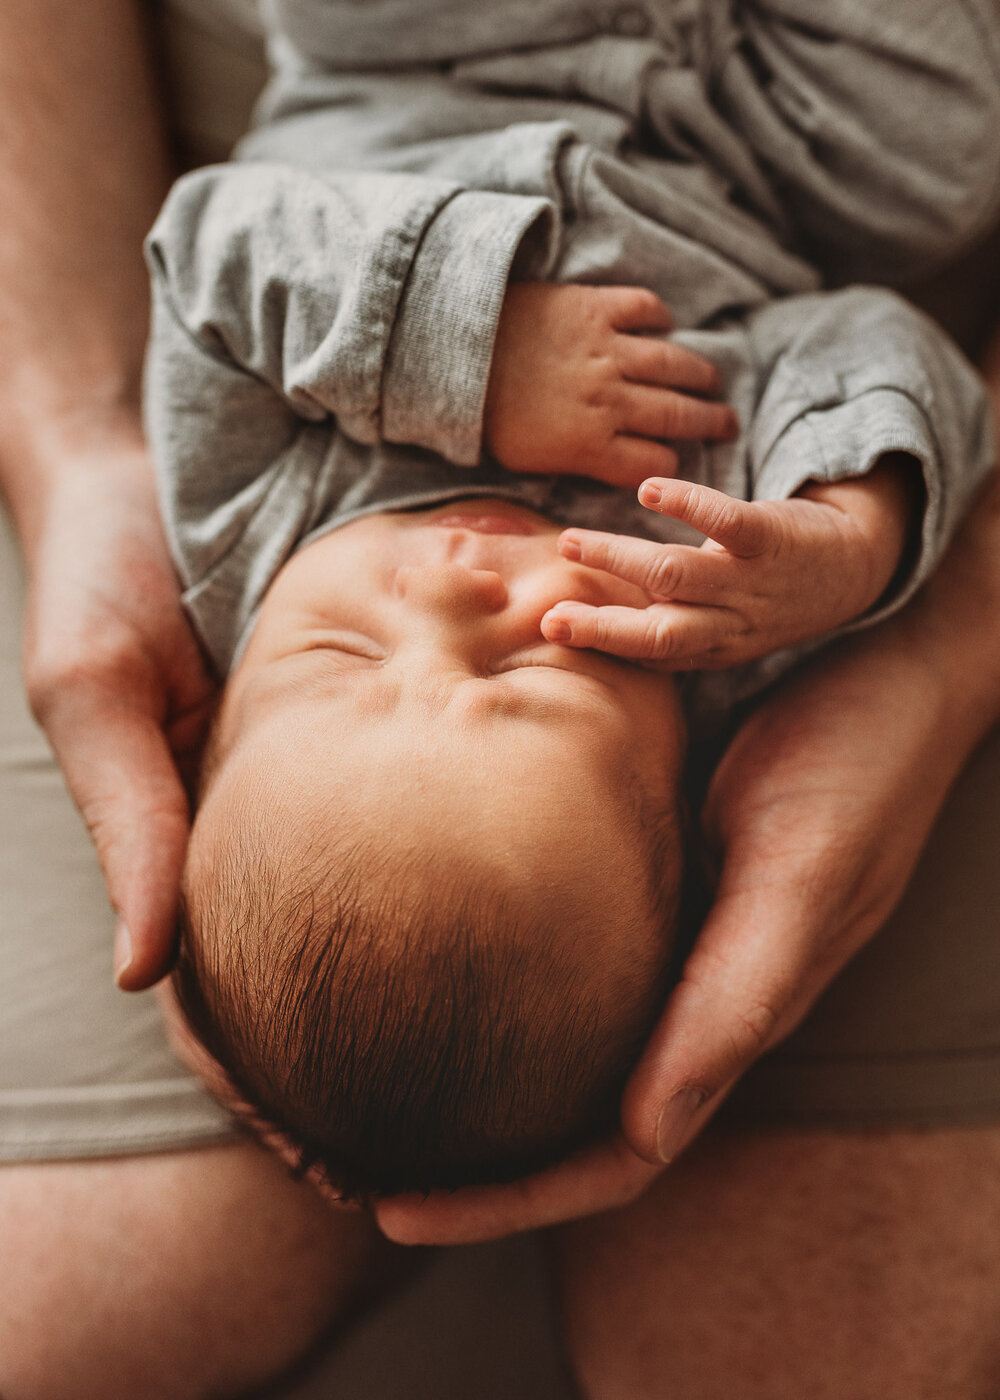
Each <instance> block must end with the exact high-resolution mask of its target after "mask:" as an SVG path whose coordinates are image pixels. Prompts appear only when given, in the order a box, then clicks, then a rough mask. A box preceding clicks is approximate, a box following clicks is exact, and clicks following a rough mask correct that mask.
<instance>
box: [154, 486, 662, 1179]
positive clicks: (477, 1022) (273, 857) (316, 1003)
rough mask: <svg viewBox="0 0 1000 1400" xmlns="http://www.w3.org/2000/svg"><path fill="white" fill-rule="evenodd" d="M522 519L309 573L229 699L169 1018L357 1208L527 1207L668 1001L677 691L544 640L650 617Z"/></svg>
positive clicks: (385, 526)
mask: <svg viewBox="0 0 1000 1400" xmlns="http://www.w3.org/2000/svg"><path fill="white" fill-rule="evenodd" d="M557 536H558V531H557V530H556V529H555V528H554V527H552V526H550V525H549V524H548V523H547V522H545V521H544V520H542V519H541V518H540V517H537V516H535V515H533V514H531V513H529V512H527V511H523V510H520V509H519V508H516V507H512V506H508V505H502V504H499V503H494V502H487V503H483V502H479V503H475V502H461V503H459V504H457V505H449V506H446V507H443V508H439V509H437V510H434V511H422V512H413V513H407V514H402V513H396V514H382V515H376V516H369V517H365V518H364V519H362V520H359V521H355V522H353V523H352V524H350V525H348V526H345V527H343V528H342V529H341V530H339V531H336V532H334V533H332V534H330V535H327V536H324V537H323V538H322V539H320V540H318V541H317V542H316V543H314V544H312V545H311V546H309V547H308V548H307V549H305V550H303V551H301V552H300V553H299V554H297V555H296V556H294V558H293V559H292V560H291V561H290V562H289V563H288V564H287V565H286V566H285V568H284V569H283V570H282V572H281V574H280V575H279V576H278V578H277V579H276V580H275V582H274V584H273V585H272V587H271V589H270V590H269V592H268V594H267V597H266V598H265V601H264V605H263V608H262V611H261V615H260V618H259V620H258V622H257V625H256V627H255V629H254V632H253V635H252V637H251V639H250V642H249V645H248V647H247V650H246V652H245V654H244V656H243V658H242V660H241V661H240V663H239V665H238V667H237V668H236V670H235V671H234V673H233V675H232V677H231V678H230V681H229V683H228V685H227V687H226V691H225V695H224V698H223V704H222V707H221V710H220V714H219V718H218V721H217V723H216V726H215V730H214V733H213V737H212V742H211V745H210V749H209V753H208V756H207V758H206V764H205V773H204V777H203V784H202V795H201V801H200V805H199V810H198V814H197V818H196V821H195V826H194V831H193V835H192V842H191V851H190V856H189V860H188V867H187V871H186V874H185V890H184V904H185V918H184V924H185V927H184V934H183V941H182V953H181V960H180V965H179V970H178V973H177V977H176V987H177V991H178V994H179V997H180V1000H181V1003H182V1006H183V1007H184V1010H185V1012H186V1014H187V1017H188V1020H189V1022H190V1024H191V1025H192V1027H193V1029H194V1030H195V1032H196V1034H197V1035H198V1036H199V1037H200V1038H201V1040H202V1041H203V1042H204V1043H205V1045H206V1047H207V1048H208V1050H209V1051H210V1052H211V1053H212V1055H213V1056H214V1057H215V1059H216V1060H218V1061H219V1063H220V1064H221V1065H222V1067H223V1068H224V1069H225V1071H226V1072H227V1074H228V1076H229V1078H230V1080H231V1081H232V1083H233V1085H234V1086H235V1088H236V1089H237V1091H238V1092H239V1094H240V1095H241V1096H242V1097H243V1098H244V1099H245V1100H247V1101H248V1102H249V1103H250V1104H252V1105H253V1106H254V1108H255V1109H256V1111H257V1112H258V1114H259V1115H260V1117H261V1118H262V1119H263V1120H265V1121H266V1122H268V1123H271V1124H274V1125H275V1126H276V1127H277V1128H278V1129H279V1131H280V1133H281V1134H282V1135H283V1136H284V1137H285V1138H286V1139H287V1140H288V1141H289V1142H290V1143H292V1144H293V1146H294V1148H295V1149H296V1151H297V1152H298V1153H299V1154H300V1156H301V1158H302V1161H303V1163H304V1165H306V1166H313V1167H314V1168H317V1167H318V1168H319V1170H320V1171H321V1172H322V1174H323V1175H325V1177H326V1178H327V1180H328V1181H329V1182H330V1183H331V1184H332V1185H333V1186H334V1187H335V1188H337V1189H339V1190H341V1191H342V1192H344V1193H345V1194H348V1195H353V1196H360V1197H374V1196H379V1195H385V1194H391V1193H394V1192H397V1191H401V1190H407V1189H418V1190H424V1189H431V1188H434V1187H450V1186H458V1185H462V1184H466V1183H471V1182H479V1181H499V1180H505V1179H510V1178H513V1177H515V1176H518V1175H521V1174H523V1173H525V1172H527V1171H530V1170H533V1169H535V1168H538V1167H541V1166H543V1165H545V1164H547V1163H548V1162H550V1161H554V1160H557V1159H558V1158H559V1157H561V1156H563V1155H565V1153H566V1152H568V1151H570V1150H571V1149H572V1148H574V1147H576V1146H579V1145H582V1144H583V1143H584V1142H586V1141H588V1140H590V1139H592V1138H596V1137H599V1136H601V1135H602V1134H603V1133H606V1132H607V1131H608V1130H609V1129H610V1128H611V1127H613V1125H614V1123H615V1120H616V1117H617V1110H618V1102H619V1099H620V1096H621V1090H622V1087H623V1084H624V1081H625V1078H626V1076H627V1073H628V1071H629V1069H630V1067H631V1065H632V1063H633V1062H634V1060H635V1058H636V1056H637V1054H638V1052H639V1049H640V1048H641V1045H642V1042H643V1040H644V1038H645V1037H646V1036H647V1035H648V1032H649V1030H650V1028H651V1026H652V1023H653V1021H654V1019H655V1016H656V1013H657V1010H658V1008H659V1006H660V1004H661V1003H662V999H663V995H664V991H665V985H664V979H665V976H666V970H667V968H668V966H669V963H670V952H671V932H672V929H673V925H674V922H675V916H676V906H677V899H678V891H679V885H680V875H681V866H682V860H681V849H680V838H679V829H678V828H679V823H678V815H677V791H678V775H679V768H680V764H681V759H682V748H683V729H682V724H681V721H680V716H679V709H678V704H677V699H676V695H675V692H674V689H673V686H672V684H671V683H670V682H669V680H667V679H666V678H664V677H663V676H659V675H654V674H653V673H651V672H647V671H643V670H641V669H639V668H637V667H633V666H628V665H624V664H622V663H620V662H616V661H613V660H611V659H609V658H607V657H603V656H600V655H598V654H596V653H592V652H579V651H572V650H570V649H568V648H565V647H558V646H554V645H552V644H550V643H547V642H545V641H544V640H543V638H542V636H541V633H540V631H539V622H540V620H541V617H542V615H543V614H544V613H545V611H546V610H547V609H548V608H549V607H550V606H552V605H553V604H554V603H555V602H557V601H559V600H561V599H564V598H577V599H580V600H582V601H587V602H594V603H605V602H606V603H625V604H628V603H633V604H634V603H636V602H639V601H642V600H641V599H640V598H639V596H638V590H635V589H633V588H632V587H631V585H629V584H625V583H622V582H621V581H619V580H615V579H613V578H611V577H610V576H605V575H602V574H597V573H595V572H594V571H592V570H589V569H585V568H583V567H581V566H580V565H576V564H572V563H570V562H568V561H566V560H564V559H563V558H562V557H561V556H560V555H559V553H558V551H557V550H556V547H555V542H556V539H557Z"/></svg>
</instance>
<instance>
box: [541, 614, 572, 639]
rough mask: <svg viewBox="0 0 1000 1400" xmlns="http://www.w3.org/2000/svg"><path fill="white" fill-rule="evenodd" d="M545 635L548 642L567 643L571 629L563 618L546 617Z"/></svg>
mask: <svg viewBox="0 0 1000 1400" xmlns="http://www.w3.org/2000/svg"><path fill="white" fill-rule="evenodd" d="M545 635H546V637H548V639H549V641H550V642H568V641H569V639H570V637H572V635H573V629H572V627H571V626H570V625H569V623H568V622H567V621H566V619H565V618H564V617H547V618H546V619H545Z"/></svg>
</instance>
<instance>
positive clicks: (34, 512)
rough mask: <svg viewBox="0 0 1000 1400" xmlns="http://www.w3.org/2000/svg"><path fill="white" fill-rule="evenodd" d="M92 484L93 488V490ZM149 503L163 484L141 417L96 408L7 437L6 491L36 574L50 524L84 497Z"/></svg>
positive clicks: (1, 453) (0, 452)
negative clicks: (104, 494)
mask: <svg viewBox="0 0 1000 1400" xmlns="http://www.w3.org/2000/svg"><path fill="white" fill-rule="evenodd" d="M85 483H86V484H85ZM112 487H113V489H114V490H115V491H116V492H118V493H124V494H128V495H135V496H137V497H148V499H149V501H150V503H151V505H152V507H153V508H154V509H155V499H156V497H155V492H156V488H155V481H154V478H153V472H152V466H151V464H150V461H149V457H148V452H147V448H146V442H145V437H144V434H143V430H142V423H141V420H140V416H139V412H138V409H137V408H135V409H132V408H131V407H128V406H118V407H116V408H114V409H111V408H110V407H109V408H101V407H98V406H96V405H91V406H88V407H86V408H81V409H80V410H79V412H67V413H65V414H63V415H62V416H60V417H53V418H50V419H47V420H45V421H43V422H40V423H38V424H36V425H34V426H33V427H32V428H31V429H30V430H27V431H19V430H18V425H17V424H16V423H15V424H10V423H9V422H8V424H7V425H5V431H4V433H3V435H2V437H0V489H2V493H3V496H4V497H5V498H6V501H7V504H8V507H9V509H10V512H11V516H12V518H13V521H14V525H15V528H16V530H17V533H18V536H19V537H20V539H21V543H22V547H23V549H24V552H25V556H26V558H27V561H28V564H29V567H30V566H31V563H32V560H33V556H34V554H35V551H36V548H37V545H38V542H39V539H40V537H41V535H42V534H43V532H44V529H45V524H46V521H47V520H48V519H49V518H50V517H51V515H52V513H53V512H54V511H55V510H57V509H59V508H60V507H61V506H62V505H63V503H64V499H65V498H66V497H67V496H69V497H70V498H72V499H79V493H80V491H81V489H83V490H85V491H106V490H108V489H111V488H112Z"/></svg>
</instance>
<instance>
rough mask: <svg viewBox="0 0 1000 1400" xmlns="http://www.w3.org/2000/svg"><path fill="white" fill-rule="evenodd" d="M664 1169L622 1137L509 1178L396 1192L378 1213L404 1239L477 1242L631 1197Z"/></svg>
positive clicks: (386, 1229)
mask: <svg viewBox="0 0 1000 1400" xmlns="http://www.w3.org/2000/svg"><path fill="white" fill-rule="evenodd" d="M659 1172H660V1167H659V1165H658V1164H656V1165H653V1166H651V1165H650V1163H649V1162H646V1161H643V1160H642V1159H641V1158H640V1157H638V1156H637V1155H636V1154H635V1153H634V1152H633V1151H632V1150H631V1148H630V1147H629V1146H628V1144H627V1143H626V1142H625V1140H624V1139H623V1138H621V1137H616V1138H615V1139H614V1140H612V1141H610V1142H605V1143H600V1144H598V1145H597V1146H596V1147H593V1148H590V1149H588V1150H587V1151H584V1152H580V1153H578V1154H576V1155H575V1156H574V1157H571V1158H570V1159H569V1160H568V1161H566V1162H562V1163H560V1164H559V1165H558V1166H555V1167H550V1168H549V1169H548V1170H546V1171H543V1172H538V1173H536V1175H534V1176H530V1177H526V1178H524V1180H522V1181H514V1182H511V1183H510V1184H509V1185H506V1186H467V1187H463V1188H462V1189H461V1190H459V1191H454V1192H444V1191H436V1192H432V1193H431V1194H430V1195H429V1196H422V1195H417V1194H416V1193H412V1194H408V1195H403V1196H390V1197H388V1198H387V1199H386V1200H383V1201H379V1202H378V1203H377V1204H376V1206H375V1208H374V1209H375V1217H376V1219H377V1221H378V1224H379V1228H380V1229H381V1230H382V1232H383V1234H385V1235H387V1236H388V1237H389V1239H391V1240H395V1241H396V1242H397V1243H398V1244H478V1243H481V1242H483V1241H486V1240H496V1239H501V1238H503V1236H505V1235H513V1234H517V1233H519V1232H520V1231H523V1230H537V1229H542V1228H544V1227H545V1226H548V1225H556V1224H559V1223H561V1222H562V1221H564V1220H575V1219H578V1218H579V1217H580V1216H583V1215H593V1214H596V1212H598V1211H602V1210H612V1209H614V1208H615V1207H618V1206H623V1205H627V1204H628V1202H629V1201H633V1200H635V1199H636V1197H637V1196H639V1195H641V1194H642V1192H643V1191H645V1189H646V1188H647V1187H648V1186H649V1185H650V1184H651V1183H652V1182H653V1181H654V1180H655V1179H656V1177H657V1176H658V1175H659Z"/></svg>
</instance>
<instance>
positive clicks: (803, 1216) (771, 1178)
mask: <svg viewBox="0 0 1000 1400" xmlns="http://www.w3.org/2000/svg"><path fill="white" fill-rule="evenodd" d="M552 1246H553V1252H554V1256H555V1261H556V1266H557V1270H558V1278H559V1287H560V1292H561V1299H562V1310H563V1317H564V1322H565V1334H566V1340H567V1345H568V1349H569V1353H570V1357H571V1360H572V1364H573V1366H574V1369H575V1371H576V1374H577V1376H578V1378H579V1382H580V1386H581V1389H582V1392H583V1394H584V1396H586V1397H587V1400H732V1397H733V1396H734V1395H738V1396H739V1397H740V1400H827V1397H829V1400H843V1397H845V1396H850V1397H851V1400H991V1398H992V1397H995V1396H996V1394H997V1384H998V1379H1000V1288H998V1286H997V1281H998V1279H1000V1129H998V1128H994V1127H989V1128H978V1129H972V1128H964V1129H952V1130H935V1131H928V1132H903V1131H894V1132H865V1133H846V1132H837V1133H833V1132H774V1133H769V1134H746V1133H730V1134H718V1135H716V1136H714V1137H712V1138H710V1139H707V1140H705V1141H704V1142H702V1143H701V1144H700V1145H698V1146H697V1147H696V1148H695V1149H694V1150H693V1151H692V1152H691V1153H690V1154H689V1155H688V1156H686V1157H685V1158H683V1159H682V1160H681V1161H680V1162H679V1163H678V1164H677V1165H676V1166H675V1167H674V1168H673V1169H672V1170H670V1171H669V1172H668V1173H667V1174H666V1175H664V1176H663V1177H662V1178H661V1180H660V1181H659V1182H658V1183H657V1184H656V1186H655V1187H654V1189H653V1190H651V1191H650V1192H649V1193H648V1194H647V1195H646V1196H645V1197H644V1198H643V1199H642V1200H640V1201H638V1202H637V1203H635V1204H634V1205H632V1206H631V1207H629V1208H627V1209H625V1210H622V1211H618V1212H613V1213H609V1214H606V1215H603V1216H600V1217H597V1218H595V1219H593V1220H585V1221H580V1222H577V1223H576V1224H573V1225H570V1226H568V1227H565V1228H564V1229H562V1230H561V1231H559V1232H558V1233H557V1234H556V1235H555V1236H554V1237H553V1241H552Z"/></svg>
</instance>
